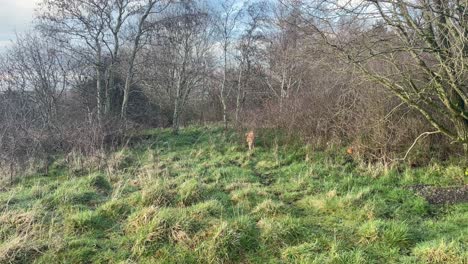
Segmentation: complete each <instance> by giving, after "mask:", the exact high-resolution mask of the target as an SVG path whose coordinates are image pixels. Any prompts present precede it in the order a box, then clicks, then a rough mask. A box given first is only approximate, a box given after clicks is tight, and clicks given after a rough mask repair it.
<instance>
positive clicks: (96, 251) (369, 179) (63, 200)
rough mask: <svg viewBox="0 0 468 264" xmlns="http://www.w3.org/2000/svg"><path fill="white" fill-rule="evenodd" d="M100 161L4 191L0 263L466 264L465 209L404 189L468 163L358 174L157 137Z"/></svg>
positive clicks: (290, 154) (233, 139) (317, 155)
mask: <svg viewBox="0 0 468 264" xmlns="http://www.w3.org/2000/svg"><path fill="white" fill-rule="evenodd" d="M140 138H141V140H140V141H139V142H133V143H132V146H131V147H127V148H123V149H121V150H119V151H117V152H114V153H112V154H111V156H110V157H109V158H108V159H107V161H106V163H105V164H104V165H102V164H101V166H97V162H96V161H95V160H92V159H83V158H80V157H76V158H75V159H74V160H73V161H72V162H66V161H65V159H57V161H56V162H55V163H54V164H53V166H52V168H51V169H50V172H49V175H32V176H29V177H24V178H22V179H20V180H18V182H16V183H14V184H13V185H12V186H9V187H7V188H6V190H5V191H2V192H0V263H467V262H468V254H467V250H468V249H467V238H468V205H467V204H466V203H460V204H454V205H437V206H435V205H431V204H429V203H428V202H427V201H426V200H424V199H423V198H422V197H420V196H418V195H416V194H415V193H414V192H413V191H411V190H409V189H408V188H407V186H411V185H416V184H433V185H436V186H452V185H463V184H465V183H466V176H465V168H464V167H463V166H466V165H465V164H460V165H438V164H433V165H431V166H428V167H425V168H416V169H409V168H398V169H395V170H390V171H387V172H385V171H384V170H382V169H381V168H378V167H373V168H367V167H362V166H360V165H359V164H358V163H356V162H355V161H353V160H352V159H350V158H349V157H346V156H345V155H342V154H340V153H341V152H343V151H340V150H331V151H326V152H324V151H313V150H312V149H311V148H310V146H305V145H302V144H300V143H291V142H289V143H288V144H284V143H283V142H284V141H283V140H282V137H281V135H280V134H278V133H277V132H274V131H270V130H263V131H259V137H258V140H257V142H256V149H255V151H254V152H253V153H251V154H249V153H248V152H247V150H246V148H247V147H246V146H245V144H244V141H243V139H242V138H241V137H240V134H238V133H235V132H234V131H227V132H223V130H222V129H221V128H217V127H189V128H186V129H183V130H181V133H180V135H178V136H174V135H172V134H171V133H170V131H169V130H151V131H147V132H146V133H145V134H144V135H141V136H140Z"/></svg>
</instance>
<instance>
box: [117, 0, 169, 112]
mask: <svg viewBox="0 0 468 264" xmlns="http://www.w3.org/2000/svg"><path fill="white" fill-rule="evenodd" d="M158 2H161V1H160V0H147V1H146V2H145V3H144V4H143V3H139V5H140V6H139V7H138V9H137V10H138V13H139V18H138V23H137V25H136V30H135V32H134V33H133V34H132V35H133V37H132V39H133V43H132V47H131V54H130V58H129V59H128V66H127V70H126V78H125V85H124V94H123V101H122V107H121V112H120V117H121V118H122V119H126V116H127V107H128V99H129V95H130V86H131V85H132V82H133V75H134V74H135V73H134V69H135V59H136V57H137V53H138V52H139V51H140V49H141V48H142V44H141V41H142V38H144V37H145V34H146V33H148V32H149V31H150V30H151V29H152V28H153V27H152V23H147V19H148V17H149V16H150V15H151V14H155V13H156V12H161V11H162V10H163V9H164V7H162V8H159V10H158V9H157V8H155V7H156V4H157V3H158Z"/></svg>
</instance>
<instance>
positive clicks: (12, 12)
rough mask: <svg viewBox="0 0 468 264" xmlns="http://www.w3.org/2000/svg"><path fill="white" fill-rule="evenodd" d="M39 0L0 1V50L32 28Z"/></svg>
mask: <svg viewBox="0 0 468 264" xmlns="http://www.w3.org/2000/svg"><path fill="white" fill-rule="evenodd" d="M38 2H39V0H0V49H1V48H2V47H4V46H6V45H8V44H9V43H10V40H12V39H15V32H18V33H21V32H24V31H26V30H28V28H30V26H31V22H32V20H33V15H34V9H35V7H36V4H37V3H38Z"/></svg>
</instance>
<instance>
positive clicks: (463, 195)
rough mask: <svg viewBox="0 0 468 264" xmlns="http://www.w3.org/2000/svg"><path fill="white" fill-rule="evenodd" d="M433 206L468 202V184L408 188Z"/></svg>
mask: <svg viewBox="0 0 468 264" xmlns="http://www.w3.org/2000/svg"><path fill="white" fill-rule="evenodd" d="M408 189H410V190H413V191H414V192H416V193H417V194H418V195H420V196H422V197H424V198H425V199H426V200H427V201H428V202H429V203H431V204H455V203H466V202H468V184H467V185H462V186H451V187H436V186H432V185H422V184H421V185H414V186H410V187H408Z"/></svg>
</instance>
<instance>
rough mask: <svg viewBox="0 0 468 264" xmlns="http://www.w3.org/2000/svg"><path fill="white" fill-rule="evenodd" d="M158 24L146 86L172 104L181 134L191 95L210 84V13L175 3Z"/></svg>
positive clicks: (192, 4) (189, 4) (196, 6)
mask: <svg viewBox="0 0 468 264" xmlns="http://www.w3.org/2000/svg"><path fill="white" fill-rule="evenodd" d="M157 20H158V21H157V23H156V24H157V31H156V32H155V34H156V36H157V38H156V39H155V40H154V41H153V42H152V44H151V48H150V53H149V54H145V59H146V60H147V63H148V62H150V64H151V66H152V67H147V68H146V69H143V71H144V75H145V76H146V77H145V78H144V79H145V81H144V85H145V86H146V87H147V88H148V90H150V91H151V92H153V93H156V94H158V97H159V98H160V99H163V98H167V99H166V100H164V101H162V100H161V101H159V102H160V104H166V103H169V104H170V107H171V109H172V111H171V114H170V115H171V117H170V120H171V121H170V122H171V125H172V129H173V131H174V133H177V132H178V130H179V127H180V119H181V115H182V114H183V113H184V111H185V108H186V105H187V102H188V100H189V98H190V95H191V94H192V92H193V91H194V90H197V89H202V87H203V86H204V84H205V83H206V80H207V77H208V70H209V67H210V65H209V64H210V63H211V62H212V60H211V49H212V46H213V45H212V35H213V34H212V29H211V28H210V24H209V23H210V20H209V16H208V13H207V12H206V11H204V9H203V7H200V6H199V4H198V3H197V2H195V1H188V2H183V3H182V2H181V3H174V4H173V5H171V6H169V7H168V8H167V9H166V10H165V11H164V12H163V13H162V14H161V15H160V16H159V17H158V18H157ZM148 58H151V59H148ZM145 65H148V64H145ZM145 65H142V67H145Z"/></svg>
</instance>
